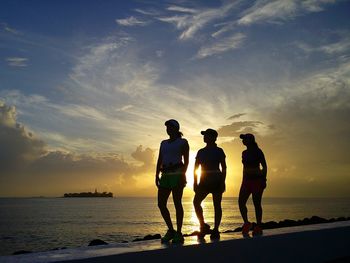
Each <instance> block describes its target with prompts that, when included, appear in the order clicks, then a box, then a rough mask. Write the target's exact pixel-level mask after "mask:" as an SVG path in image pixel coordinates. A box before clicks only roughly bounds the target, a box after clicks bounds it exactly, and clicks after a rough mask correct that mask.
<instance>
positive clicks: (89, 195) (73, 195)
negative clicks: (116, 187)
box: [63, 189, 113, 197]
mask: <svg viewBox="0 0 350 263" xmlns="http://www.w3.org/2000/svg"><path fill="white" fill-rule="evenodd" d="M63 197H113V193H111V192H108V193H107V192H102V193H99V192H97V189H95V192H94V193H92V192H82V193H65V194H64V195H63Z"/></svg>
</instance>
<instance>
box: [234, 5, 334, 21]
mask: <svg viewBox="0 0 350 263" xmlns="http://www.w3.org/2000/svg"><path fill="white" fill-rule="evenodd" d="M335 2H336V1H335V0H317V1H316V0H309V1H299V0H274V1H265V0H258V1H257V2H256V3H255V4H254V5H253V6H252V7H251V8H249V9H248V10H246V11H245V12H243V16H242V17H241V18H240V19H239V20H238V21H237V24H239V25H250V24H254V23H257V22H277V21H284V20H288V19H292V18H294V17H296V16H299V15H303V14H305V13H310V12H320V11H322V10H324V9H323V7H324V5H326V4H332V3H335Z"/></svg>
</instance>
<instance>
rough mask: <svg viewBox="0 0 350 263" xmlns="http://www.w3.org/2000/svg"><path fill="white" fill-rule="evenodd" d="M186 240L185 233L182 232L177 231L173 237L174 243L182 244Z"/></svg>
mask: <svg viewBox="0 0 350 263" xmlns="http://www.w3.org/2000/svg"><path fill="white" fill-rule="evenodd" d="M184 241H185V239H184V237H183V235H182V233H181V232H175V234H174V237H173V243H175V244H182V243H183V242H184Z"/></svg>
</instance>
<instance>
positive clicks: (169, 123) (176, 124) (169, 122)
mask: <svg viewBox="0 0 350 263" xmlns="http://www.w3.org/2000/svg"><path fill="white" fill-rule="evenodd" d="M164 124H165V126H173V127H175V128H176V129H178V130H180V124H179V122H178V121H177V120H174V119H170V120H167V121H166V122H165V123H164Z"/></svg>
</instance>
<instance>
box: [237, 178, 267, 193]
mask: <svg viewBox="0 0 350 263" xmlns="http://www.w3.org/2000/svg"><path fill="white" fill-rule="evenodd" d="M264 189H265V182H264V180H262V179H251V180H243V182H242V185H241V191H244V192H248V193H252V194H255V193H262V192H263V191H264Z"/></svg>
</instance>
